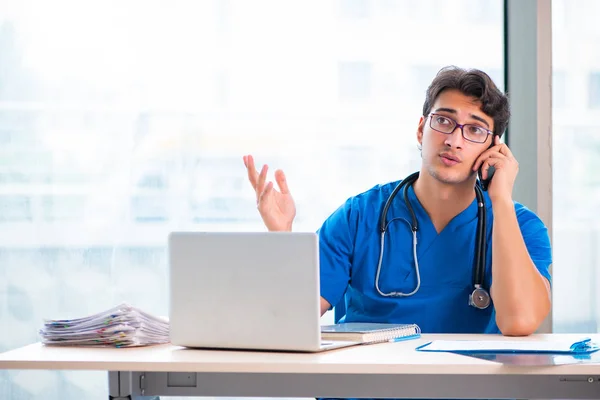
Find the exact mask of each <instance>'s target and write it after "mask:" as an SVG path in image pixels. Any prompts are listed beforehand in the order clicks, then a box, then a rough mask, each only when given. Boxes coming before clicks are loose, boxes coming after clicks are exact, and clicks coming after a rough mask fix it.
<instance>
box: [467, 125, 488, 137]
mask: <svg viewBox="0 0 600 400" xmlns="http://www.w3.org/2000/svg"><path fill="white" fill-rule="evenodd" d="M469 133H471V134H472V135H484V134H486V133H487V132H486V131H485V129H483V128H480V127H479V126H473V125H471V126H469Z"/></svg>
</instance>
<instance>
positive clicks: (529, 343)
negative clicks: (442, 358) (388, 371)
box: [416, 338, 600, 354]
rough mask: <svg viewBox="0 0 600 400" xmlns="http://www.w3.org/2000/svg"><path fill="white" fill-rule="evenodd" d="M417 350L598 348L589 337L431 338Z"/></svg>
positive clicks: (552, 351) (582, 351) (556, 350)
mask: <svg viewBox="0 0 600 400" xmlns="http://www.w3.org/2000/svg"><path fill="white" fill-rule="evenodd" d="M416 350H417V351H429V352H449V353H464V354H476V353H487V354H492V353H496V354H499V353H512V354H515V353H521V354H587V353H593V352H595V351H598V350H600V346H598V344H597V343H595V342H593V341H592V339H591V338H584V339H581V340H578V341H575V342H567V341H564V340H556V341H553V340H529V339H526V340H433V341H431V342H428V343H425V344H423V345H421V346H418V347H417V348H416Z"/></svg>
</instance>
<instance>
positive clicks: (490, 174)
mask: <svg viewBox="0 0 600 400" xmlns="http://www.w3.org/2000/svg"><path fill="white" fill-rule="evenodd" d="M482 166H483V164H482ZM481 168H482V167H479V171H477V174H478V175H479V182H480V183H481V188H482V189H483V190H484V191H485V190H488V187H489V186H490V181H491V180H492V178H493V176H494V172H496V168H494V167H493V166H491V165H490V168H489V169H488V176H487V179H483V178H482V177H481V173H482V170H481Z"/></svg>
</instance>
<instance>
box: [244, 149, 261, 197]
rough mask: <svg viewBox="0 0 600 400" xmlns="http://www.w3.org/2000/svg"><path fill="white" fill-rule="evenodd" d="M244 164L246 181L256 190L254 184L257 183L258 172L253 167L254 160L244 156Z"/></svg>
mask: <svg viewBox="0 0 600 400" xmlns="http://www.w3.org/2000/svg"><path fill="white" fill-rule="evenodd" d="M244 164H245V165H246V169H247V170H248V180H249V181H250V184H251V185H252V187H253V188H254V189H255V190H256V183H257V181H258V172H257V171H256V167H255V166H254V159H253V158H252V156H244Z"/></svg>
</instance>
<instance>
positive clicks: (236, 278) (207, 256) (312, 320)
mask: <svg viewBox="0 0 600 400" xmlns="http://www.w3.org/2000/svg"><path fill="white" fill-rule="evenodd" d="M168 250H169V280H170V282H169V288H170V305H169V320H170V339H171V343H172V344H174V345H177V346H184V347H197V348H215V349H247V350H272V351H297V352H319V351H324V350H331V349H336V348H340V347H347V346H352V345H356V342H346V341H344V342H342V341H331V340H328V341H322V340H321V328H320V296H319V242H318V237H317V234H316V233H301V232H173V233H171V234H170V235H169V238H168Z"/></svg>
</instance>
